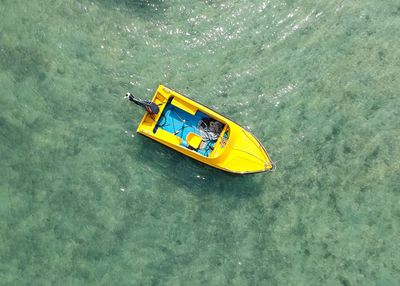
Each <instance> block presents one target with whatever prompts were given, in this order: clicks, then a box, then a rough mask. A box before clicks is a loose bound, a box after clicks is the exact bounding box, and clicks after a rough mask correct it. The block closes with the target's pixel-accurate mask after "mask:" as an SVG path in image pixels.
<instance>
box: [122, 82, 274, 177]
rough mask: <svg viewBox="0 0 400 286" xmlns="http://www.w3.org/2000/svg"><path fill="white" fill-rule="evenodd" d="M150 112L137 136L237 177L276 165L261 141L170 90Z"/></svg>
mask: <svg viewBox="0 0 400 286" xmlns="http://www.w3.org/2000/svg"><path fill="white" fill-rule="evenodd" d="M126 96H127V97H129V99H130V100H131V101H133V102H135V103H136V104H138V105H142V106H143V107H145V109H146V113H145V115H144V116H143V118H142V120H141V122H140V124H139V126H138V128H137V130H136V131H137V132H138V133H139V134H142V135H144V136H147V137H149V138H151V139H153V140H155V141H157V142H160V143H161V144H164V145H166V146H168V147H170V148H172V149H174V150H176V151H178V152H180V153H183V154H185V155H186V156H188V157H191V158H193V159H195V160H197V161H199V162H202V163H204V164H207V165H210V166H212V167H215V168H218V169H221V170H224V171H227V172H231V173H236V174H249V173H259V172H268V171H271V170H272V169H273V167H274V166H273V162H272V160H271V159H270V157H269V155H268V153H267V151H266V150H265V148H264V146H263V145H262V144H261V143H260V141H259V140H258V139H257V138H256V137H255V136H254V135H252V134H251V133H250V132H248V131H247V130H245V129H244V128H243V127H241V126H240V125H239V124H237V123H235V122H233V121H232V120H230V119H228V118H226V117H225V116H223V115H221V114H219V113H218V112H216V111H214V110H212V109H211V108H209V107H206V106H204V105H202V104H200V103H198V102H196V101H194V100H193V99H190V98H188V97H186V96H184V95H182V94H180V93H178V92H176V91H174V90H172V89H170V88H168V87H166V86H163V85H160V86H159V87H158V88H157V90H156V92H155V94H154V97H153V99H152V101H151V102H150V101H142V100H139V99H136V98H135V97H134V96H132V94H130V93H127V95H126Z"/></svg>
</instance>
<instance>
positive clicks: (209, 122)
mask: <svg viewBox="0 0 400 286" xmlns="http://www.w3.org/2000/svg"><path fill="white" fill-rule="evenodd" d="M197 128H198V129H199V131H200V135H201V137H202V138H203V140H205V141H208V140H212V141H216V140H217V139H218V137H219V135H220V134H221V132H222V129H223V128H224V125H223V124H222V123H221V122H219V121H216V120H214V119H212V118H203V119H201V120H200V121H199V123H198V124H197Z"/></svg>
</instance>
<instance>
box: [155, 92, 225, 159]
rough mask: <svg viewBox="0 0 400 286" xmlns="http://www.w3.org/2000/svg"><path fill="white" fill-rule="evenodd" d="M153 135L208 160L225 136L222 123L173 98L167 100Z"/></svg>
mask: <svg viewBox="0 0 400 286" xmlns="http://www.w3.org/2000/svg"><path fill="white" fill-rule="evenodd" d="M153 133H156V134H158V135H160V136H162V137H164V138H168V140H169V141H170V142H171V143H173V144H176V145H181V146H184V147H186V148H188V149H190V150H193V151H196V152H197V153H199V154H201V155H203V156H205V157H209V156H210V154H211V152H212V151H213V149H214V146H215V144H216V142H217V140H218V139H219V138H220V137H225V139H227V137H228V136H229V133H228V131H227V126H226V125H225V124H224V123H222V122H220V121H218V120H216V119H214V118H212V117H210V116H208V115H207V114H205V113H203V112H202V111H200V110H198V109H197V108H196V107H195V106H192V105H190V104H188V103H187V102H185V101H183V100H181V99H179V98H177V97H170V98H169V99H168V101H167V102H166V105H165V107H164V109H163V111H162V114H161V116H160V117H159V119H158V122H157V124H156V125H155V127H154V130H153ZM221 134H224V135H223V136H221Z"/></svg>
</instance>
